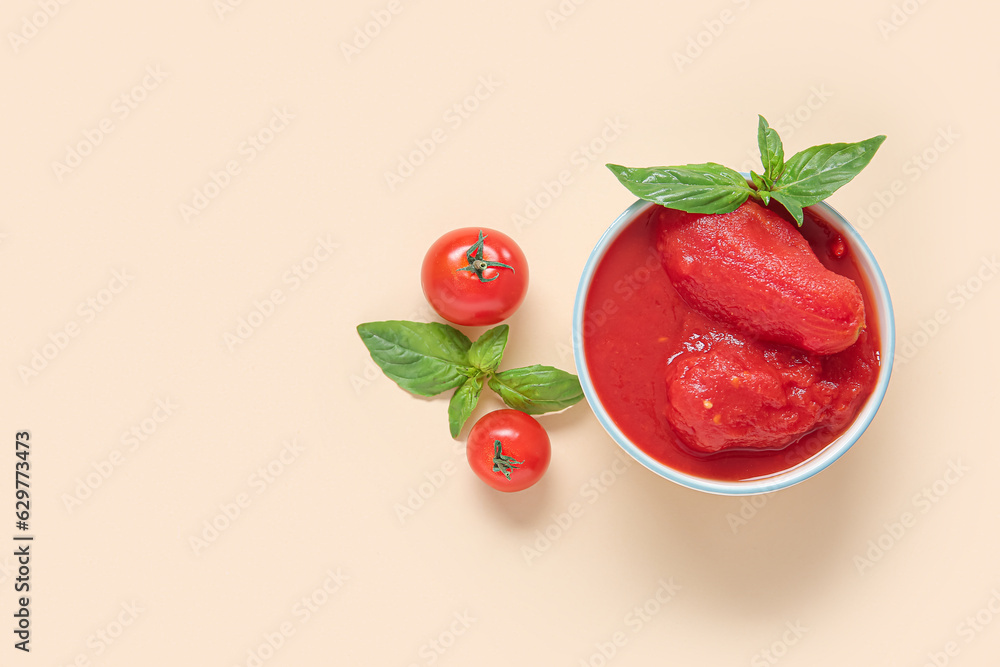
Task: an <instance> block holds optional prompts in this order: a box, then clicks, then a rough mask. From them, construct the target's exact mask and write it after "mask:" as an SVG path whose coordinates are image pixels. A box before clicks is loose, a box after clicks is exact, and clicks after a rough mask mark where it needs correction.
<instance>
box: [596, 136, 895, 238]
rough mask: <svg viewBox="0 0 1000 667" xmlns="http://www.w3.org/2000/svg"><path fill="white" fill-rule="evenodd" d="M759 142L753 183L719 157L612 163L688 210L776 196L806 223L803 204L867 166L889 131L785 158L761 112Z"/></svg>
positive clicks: (657, 196) (633, 182) (725, 208)
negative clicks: (675, 163) (672, 163)
mask: <svg viewBox="0 0 1000 667" xmlns="http://www.w3.org/2000/svg"><path fill="white" fill-rule="evenodd" d="M758 119H759V120H758V123H757V147H758V148H759V149H760V161H761V165H762V166H763V167H764V169H763V172H764V173H763V174H758V173H756V172H754V171H751V172H750V179H751V180H752V181H753V184H754V187H753V188H751V187H750V185H749V184H748V183H747V182H746V179H745V178H743V176H741V175H740V174H739V172H737V171H735V170H733V169H730V168H728V167H724V166H722V165H720V164H715V163H714V162H707V163H705V164H688V165H682V166H679V167H649V168H645V169H641V168H640V169H637V168H630V167H622V166H620V165H617V164H609V165H607V167H608V169H610V170H611V173H613V174H614V175H615V176H616V177H617V178H618V180H619V181H621V183H622V185H624V186H625V187H626V188H628V189H629V191H630V192H632V194H634V195H636V196H637V197H639V198H640V199H645V200H647V201H651V202H654V203H657V204H662V205H663V206H666V207H668V208H675V209H679V210H681V211H687V212H689V213H729V212H731V211H735V210H736V209H737V208H739V207H740V205H741V204H742V203H743V202H745V201H746V200H747V198H749V197H753V198H754V199H756V200H758V201H760V202H762V203H763V204H764V205H765V206H766V205H767V204H769V203H770V201H771V199H772V198H773V199H776V200H777V201H778V202H779V203H780V204H781V205H782V206H784V207H785V209H786V210H787V211H788V213H789V214H790V215H791V216H792V217H793V218H795V222H796V223H797V224H798V225H799V226H800V227H801V226H802V221H803V218H802V209H803V208H805V207H806V206H811V205H812V204H816V203H818V202H821V201H823V200H824V199H826V198H827V197H829V196H830V195H832V194H833V193H834V192H836V191H837V190H839V189H840V188H841V187H842V186H844V185H846V184H847V183H848V182H850V180H851V179H853V178H854V177H855V176H857V175H858V174H859V173H861V170H862V169H864V168H865V167H866V166H868V163H869V162H871V160H872V158H873V157H874V156H875V152H876V151H877V150H878V148H879V146H881V145H882V142H883V141H885V135H883V134H880V135H878V136H876V137H872V138H871V139H866V140H864V141H859V142H857V143H853V144H845V143H839V144H821V145H819V146H813V147H812V148H807V149H805V150H804V151H800V152H798V153H796V154H795V155H793V156H792V157H790V158H789V159H788V160H787V161H786V160H785V149H784V146H783V145H782V143H781V137H779V136H778V133H777V131H775V130H774V128H772V127H771V126H770V125H768V123H767V120H765V119H764V117H763V116H758Z"/></svg>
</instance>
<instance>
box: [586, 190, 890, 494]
mask: <svg viewBox="0 0 1000 667" xmlns="http://www.w3.org/2000/svg"><path fill="white" fill-rule="evenodd" d="M657 210H658V207H650V208H649V209H648V210H647V211H646V212H644V213H643V214H642V215H640V216H638V217H637V218H636V219H635V220H634V221H633V222H632V223H631V224H630V225H629V226H628V227H627V228H626V229H624V230H623V231H622V232H621V234H619V236H618V238H616V239H615V240H614V241H613V242H612V244H611V245H610V246H609V247H608V249H607V252H606V253H605V255H604V257H603V258H602V259H601V261H600V262H599V264H598V266H597V269H596V271H595V272H594V277H593V280H592V282H591V286H590V291H589V293H588V295H587V299H586V301H585V305H584V325H583V346H584V354H585V356H586V358H587V366H588V369H589V372H590V376H591V379H592V381H593V385H594V388H595V390H596V392H597V395H598V396H599V397H600V400H601V402H602V403H603V405H604V407H605V409H606V410H607V412H608V414H609V415H610V417H611V418H612V419H613V420H614V422H615V424H616V425H617V426H618V428H620V429H621V431H622V432H623V433H624V434H625V435H626V436H627V437H628V438H629V439H630V440H631V441H632V442H633V443H635V444H636V445H637V446H638V447H639V448H640V449H642V450H643V451H645V452H646V453H647V454H649V455H650V456H651V457H653V458H654V459H656V460H658V461H660V462H662V463H664V464H666V465H668V466H670V467H672V468H675V469H677V470H680V471H682V472H685V473H688V474H691V475H695V476H698V477H703V478H707V479H715V480H723V481H737V480H747V479H755V478H761V477H767V476H769V475H774V474H777V473H780V472H782V471H785V470H788V469H789V468H792V467H794V466H796V465H798V464H799V463H802V462H803V461H806V460H808V459H809V458H811V457H812V456H814V455H816V454H817V453H819V452H820V451H821V450H822V449H823V448H824V447H825V446H826V445H828V444H829V443H830V442H832V441H833V440H834V439H836V437H837V436H838V435H839V434H840V433H842V432H843V431H844V430H845V429H846V428H847V426H848V425H849V424H850V422H851V421H853V418H854V416H855V415H856V413H857V410H859V409H860V406H861V405H863V403H864V401H865V400H866V399H867V397H868V396H869V395H870V394H871V391H872V388H873V387H874V384H875V380H876V379H877V372H876V373H875V374H871V372H870V368H871V366H872V365H873V366H874V367H875V368H876V370H877V366H878V361H879V360H878V349H879V339H878V331H877V328H876V326H875V322H874V313H875V309H874V306H873V298H872V296H871V290H870V288H869V286H868V285H867V284H866V283H865V281H864V280H863V278H862V274H861V271H860V270H859V269H858V267H857V265H856V263H855V260H854V258H853V254H852V252H851V249H850V247H849V246H848V245H846V243H847V242H846V240H845V239H841V238H840V235H839V234H838V233H837V232H835V231H834V230H832V229H830V228H829V227H828V226H827V225H826V224H825V223H823V222H822V220H820V219H819V218H818V217H817V216H816V215H814V214H813V213H812V212H811V211H810V210H808V209H807V210H806V211H805V224H804V225H803V226H802V228H801V229H800V231H801V233H802V235H803V237H804V238H805V239H806V241H807V242H808V243H809V245H810V246H811V247H812V249H813V252H814V253H815V254H816V256H817V258H819V260H820V262H821V263H822V264H823V265H824V266H826V267H827V268H828V269H830V270H831V271H834V272H836V273H839V274H841V275H843V276H846V277H848V278H850V279H851V280H853V281H854V282H855V283H856V284H857V285H858V287H859V288H860V289H861V293H862V297H863V299H864V302H865V312H866V315H867V318H866V319H867V325H866V327H865V329H864V330H863V331H862V332H861V334H860V336H859V338H858V341H857V342H856V343H855V346H858V347H857V348H856V349H853V350H851V353H852V355H855V356H854V357H852V358H862V359H866V360H868V361H869V362H870V363H869V370H868V371H867V372H866V373H865V374H862V371H861V370H860V369H859V370H858V371H857V372H856V375H857V377H855V378H852V379H854V380H856V381H860V382H861V383H862V387H863V391H862V395H860V396H859V399H860V400H858V401H857V402H856V407H855V408H854V410H853V414H851V415H849V416H848V418H846V419H842V420H840V421H839V423H838V424H837V425H836V426H821V427H820V428H817V429H815V430H813V431H811V432H809V433H806V434H805V435H803V436H802V437H800V438H798V439H797V440H795V441H793V442H792V443H791V444H788V445H787V446H785V447H782V448H780V449H767V450H761V449H725V450H723V451H720V452H715V453H711V454H706V453H703V452H699V451H696V450H694V449H691V448H689V447H687V446H686V445H685V444H684V443H683V442H681V440H680V439H679V438H678V437H677V435H676V434H675V433H674V431H673V430H672V428H671V426H670V424H669V422H668V421H667V418H666V416H665V409H666V406H667V380H666V375H667V366H668V363H669V362H670V360H671V358H672V356H673V355H674V354H675V353H676V350H677V349H678V346H679V345H680V343H681V342H682V328H683V323H684V322H685V320H688V321H689V322H690V320H691V318H692V317H695V318H701V317H703V316H702V315H700V314H698V313H695V312H694V311H693V310H692V309H691V308H690V307H689V306H688V305H687V304H686V303H685V302H684V301H683V299H682V298H681V297H680V295H679V294H678V293H677V291H676V290H674V288H673V286H672V284H671V283H670V280H669V278H668V277H667V274H666V272H665V271H664V270H663V268H662V266H661V263H660V256H659V253H658V252H657V250H656V247H655V243H656V241H655V234H656V231H657V223H656V220H655V218H656V216H655V215H654V214H655V213H656V212H657ZM705 322H706V326H709V327H711V326H716V325H714V323H711V321H710V320H708V319H707V318H706V320H705ZM840 372H841V373H843V369H841V371H840ZM846 372H847V373H848V374H849V375H850V374H851V373H854V371H852V369H850V368H848V369H847V371H846Z"/></svg>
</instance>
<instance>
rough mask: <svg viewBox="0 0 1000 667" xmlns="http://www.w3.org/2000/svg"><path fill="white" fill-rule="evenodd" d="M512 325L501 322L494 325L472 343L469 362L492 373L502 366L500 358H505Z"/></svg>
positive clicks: (485, 371)
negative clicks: (505, 349) (504, 353)
mask: <svg viewBox="0 0 1000 667" xmlns="http://www.w3.org/2000/svg"><path fill="white" fill-rule="evenodd" d="M509 332H510V327H509V326H507V325H506V324H501V325H500V326H498V327H493V328H492V329H490V330H489V331H487V332H486V333H484V334H483V335H482V336H480V337H479V339H478V340H477V341H476V342H475V343H473V344H472V348H471V349H470V350H469V362H470V363H471V364H472V365H473V366H475V367H476V368H478V369H479V370H481V371H483V372H484V373H492V372H493V371H495V370H496V369H497V368H499V367H500V360H501V359H503V351H504V348H506V347H507V335H508V333H509Z"/></svg>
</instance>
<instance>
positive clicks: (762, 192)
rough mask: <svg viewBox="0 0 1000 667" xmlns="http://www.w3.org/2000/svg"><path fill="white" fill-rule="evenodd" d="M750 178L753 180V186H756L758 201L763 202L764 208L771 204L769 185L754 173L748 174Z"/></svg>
mask: <svg viewBox="0 0 1000 667" xmlns="http://www.w3.org/2000/svg"><path fill="white" fill-rule="evenodd" d="M750 178H751V179H753V184H754V185H756V186H757V196H758V197H760V200H761V201H762V202H764V206H767V205H768V204H770V203H771V185H770V184H769V183H768V182H767V181H765V180H764V177H763V176H761V175H760V174H758V173H757V172H755V171H751V172H750Z"/></svg>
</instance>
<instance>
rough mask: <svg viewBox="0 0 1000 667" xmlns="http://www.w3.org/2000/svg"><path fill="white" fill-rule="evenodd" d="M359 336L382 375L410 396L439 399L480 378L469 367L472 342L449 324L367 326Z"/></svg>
mask: <svg viewBox="0 0 1000 667" xmlns="http://www.w3.org/2000/svg"><path fill="white" fill-rule="evenodd" d="M358 334H359V335H360V336H361V340H362V341H364V344H365V346H367V347H368V351H369V352H371V355H372V359H373V360H374V361H375V363H376V364H378V366H379V368H381V369H382V372H383V373H385V374H386V376H387V377H388V378H389V379H390V380H392V381H393V382H395V383H396V384H398V385H399V386H400V387H402V388H403V389H405V390H406V391H409V392H411V393H414V394H419V395H420V396H436V395H437V394H440V393H441V392H442V391H445V390H447V389H451V388H453V387H457V386H459V385H460V384H462V383H463V382H465V380H466V378H467V377H469V376H472V375H477V374H478V373H476V371H475V369H473V368H470V364H469V348H471V347H472V341H470V340H469V338H468V336H466V335H465V334H463V333H462V332H461V331H459V330H458V329H455V328H454V327H450V326H448V325H447V324H441V323H439V322H406V321H402V320H390V321H387V322H367V323H365V324H360V325H358Z"/></svg>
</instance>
